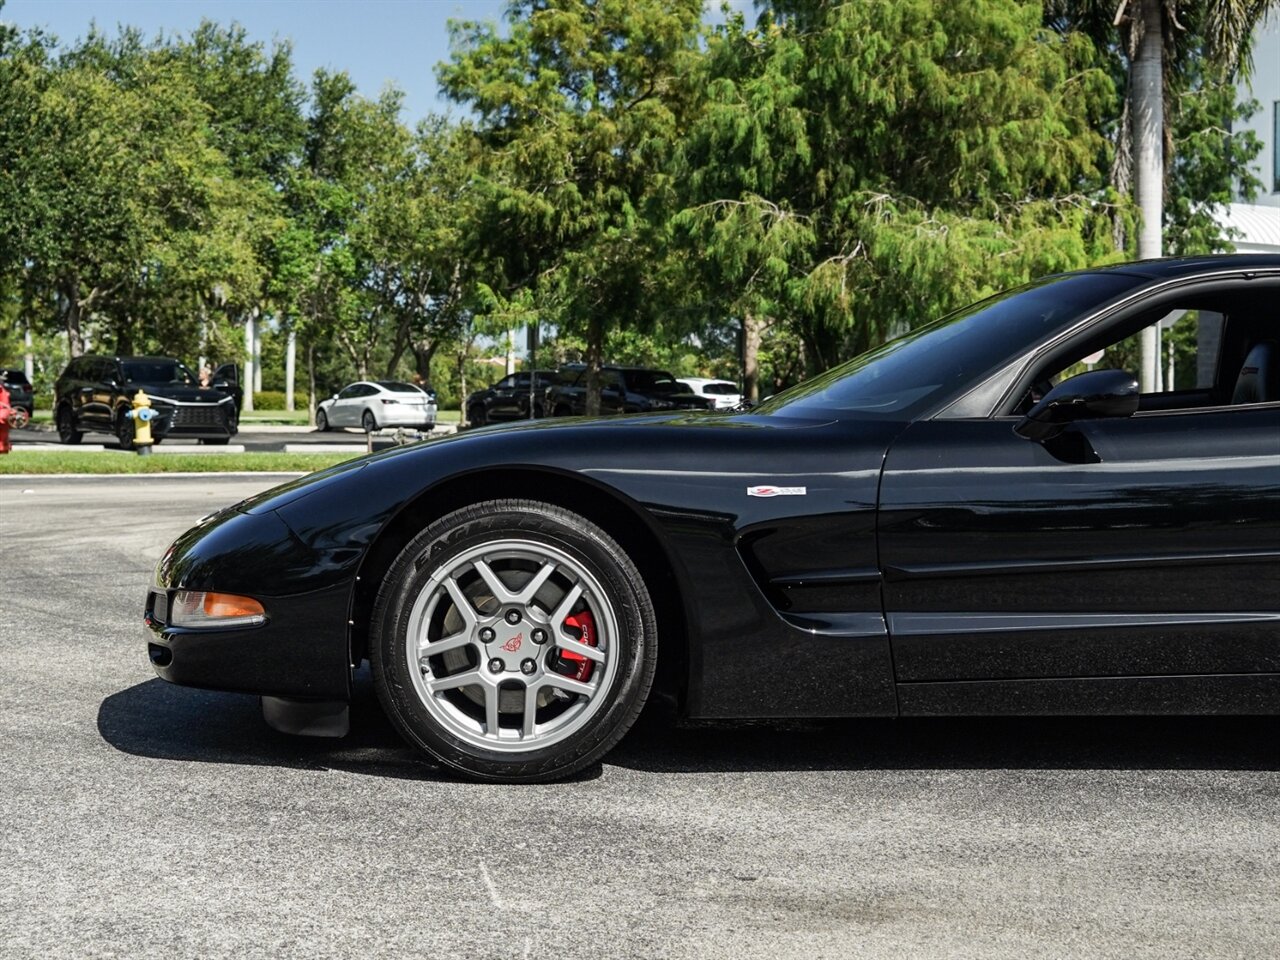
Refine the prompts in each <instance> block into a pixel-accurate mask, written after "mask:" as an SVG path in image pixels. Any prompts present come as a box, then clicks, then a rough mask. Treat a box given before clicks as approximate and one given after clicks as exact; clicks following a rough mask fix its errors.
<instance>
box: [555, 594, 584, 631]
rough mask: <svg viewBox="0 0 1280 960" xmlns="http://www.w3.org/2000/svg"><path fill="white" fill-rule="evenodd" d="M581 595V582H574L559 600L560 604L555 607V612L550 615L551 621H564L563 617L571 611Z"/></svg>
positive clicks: (559, 622) (557, 622)
mask: <svg viewBox="0 0 1280 960" xmlns="http://www.w3.org/2000/svg"><path fill="white" fill-rule="evenodd" d="M581 597H582V584H580V583H575V584H574V585H573V586H572V587H570V588H569V590H568V592H567V593H566V594H565V595H564V597H563V598H562V599H561V600H560V606H558V607H556V612H555V613H553V614H552V615H551V622H552V623H554V624H556V625H557V627H558V626H559V624H562V623H564V621H565V618H566V617H568V616H569V614H570V613H572V612H573V606H574V604H576V603H577V602H578V600H579V599H581Z"/></svg>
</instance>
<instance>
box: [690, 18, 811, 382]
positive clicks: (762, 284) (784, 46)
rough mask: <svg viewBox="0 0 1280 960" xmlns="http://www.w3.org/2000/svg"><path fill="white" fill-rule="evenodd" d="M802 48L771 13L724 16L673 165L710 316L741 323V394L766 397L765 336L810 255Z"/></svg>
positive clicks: (698, 286) (696, 273) (699, 285)
mask: <svg viewBox="0 0 1280 960" xmlns="http://www.w3.org/2000/svg"><path fill="white" fill-rule="evenodd" d="M803 57H804V51H803V49H802V47H801V44H800V41H799V39H798V38H797V37H795V36H794V35H792V34H791V33H790V32H788V31H784V30H782V29H780V28H779V27H778V25H777V24H775V23H774V22H773V21H772V20H771V19H770V18H768V17H767V16H766V17H764V18H762V21H761V24H760V26H759V27H758V28H757V29H755V30H747V29H746V26H745V23H744V20H743V18H742V17H741V16H740V15H732V16H730V17H729V18H728V20H727V22H726V23H725V25H724V27H723V28H721V29H719V30H718V31H717V32H716V33H715V34H714V35H713V36H712V37H711V38H710V40H709V43H708V52H707V56H706V57H705V58H704V59H703V61H702V62H701V64H700V68H701V69H699V70H698V71H697V73H696V75H695V82H696V83H697V84H698V86H699V88H700V89H702V90H704V91H705V100H704V101H703V103H702V104H701V110H700V111H699V113H698V115H697V121H696V122H695V123H694V125H693V127H692V129H691V130H690V132H689V134H688V136H687V137H685V138H684V139H683V141H682V143H681V145H680V148H679V151H678V154H677V158H678V159H677V163H678V168H677V169H678V170H679V173H680V176H679V177H678V178H677V179H678V182H679V183H680V184H682V189H681V198H682V202H683V204H684V209H683V210H681V211H680V212H679V213H678V214H677V215H676V216H675V217H674V218H673V220H672V226H673V227H674V228H675V237H676V239H677V240H678V241H681V240H682V241H684V245H685V247H686V249H687V250H688V252H689V254H690V255H689V256H688V257H686V258H682V262H683V263H685V264H687V265H688V267H689V270H690V272H692V273H693V274H694V276H695V283H693V284H690V286H691V287H692V288H693V289H695V290H697V291H698V292H699V293H701V295H702V302H703V306H704V310H706V311H707V313H708V314H709V315H708V316H706V317H705V320H706V322H707V323H708V324H716V323H723V322H724V320H725V319H726V317H736V318H737V320H738V323H739V336H738V340H739V356H740V358H741V367H740V369H741V373H742V390H743V396H744V397H746V398H747V399H748V400H751V401H755V400H758V399H759V397H760V370H759V351H760V344H761V339H762V337H763V335H764V333H765V332H766V330H767V329H768V327H769V326H770V325H771V323H772V322H773V321H774V320H775V319H776V318H777V317H778V316H780V315H781V314H782V313H783V311H784V310H786V305H787V304H788V302H789V301H790V300H792V299H794V297H795V295H796V291H797V289H798V288H799V286H800V285H801V282H802V279H803V276H804V273H805V270H806V264H809V263H811V262H812V255H813V249H814V246H815V243H816V235H815V232H814V228H813V221H812V219H811V218H810V217H807V216H805V215H803V214H801V213H798V212H796V210H795V209H794V205H795V204H796V203H797V202H803V199H802V198H803V193H804V187H803V182H804V179H805V172H806V169H807V167H808V164H809V161H810V158H811V152H810V149H809V139H808V137H809V133H808V130H807V129H806V116H805V112H804V110H803V108H802V105H801V104H802V99H803V96H804V77H803V73H802V72H801V70H799V69H798V67H799V66H800V65H801V64H802V62H803Z"/></svg>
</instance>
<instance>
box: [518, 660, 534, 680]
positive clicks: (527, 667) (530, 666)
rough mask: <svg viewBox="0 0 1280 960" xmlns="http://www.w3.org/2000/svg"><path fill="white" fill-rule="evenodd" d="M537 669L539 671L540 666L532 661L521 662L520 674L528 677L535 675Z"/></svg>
mask: <svg viewBox="0 0 1280 960" xmlns="http://www.w3.org/2000/svg"><path fill="white" fill-rule="evenodd" d="M537 669H538V665H537V664H536V663H534V662H533V661H532V660H521V661H520V672H521V673H523V674H524V675H525V676H528V675H529V674H531V673H533V672H534V671H535V670H537Z"/></svg>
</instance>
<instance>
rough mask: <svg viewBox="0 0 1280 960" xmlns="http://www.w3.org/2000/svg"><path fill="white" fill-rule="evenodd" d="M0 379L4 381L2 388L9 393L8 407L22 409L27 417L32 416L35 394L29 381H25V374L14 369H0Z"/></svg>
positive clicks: (34, 410) (34, 409) (34, 408)
mask: <svg viewBox="0 0 1280 960" xmlns="http://www.w3.org/2000/svg"><path fill="white" fill-rule="evenodd" d="M0 379H3V380H4V388H5V389H6V390H8V391H9V405H10V406H12V407H22V409H23V410H26V411H27V416H28V417H32V416H34V415H35V412H36V401H35V392H34V391H33V390H32V388H31V381H30V380H28V379H27V375H26V373H25V372H24V371H22V370H20V369H16V368H14V367H3V368H0Z"/></svg>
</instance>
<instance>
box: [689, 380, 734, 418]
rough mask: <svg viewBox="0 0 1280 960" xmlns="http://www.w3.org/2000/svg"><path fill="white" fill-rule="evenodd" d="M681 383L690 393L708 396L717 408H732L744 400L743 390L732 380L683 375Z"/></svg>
mask: <svg viewBox="0 0 1280 960" xmlns="http://www.w3.org/2000/svg"><path fill="white" fill-rule="evenodd" d="M680 383H681V384H683V385H684V386H685V387H687V388H688V390H689V392H690V393H693V394H696V395H697V396H699V397H707V398H708V399H709V400H711V402H712V403H714V404H715V407H714V409H716V410H732V409H733V408H734V407H736V406H737V405H738V404H740V403H741V402H742V391H741V390H739V389H738V385H737V384H736V383H733V382H732V381H730V380H711V379H709V378H707V377H681V378H680Z"/></svg>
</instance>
